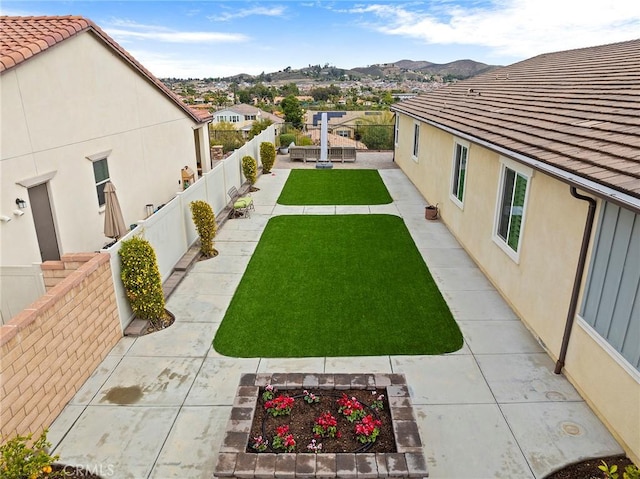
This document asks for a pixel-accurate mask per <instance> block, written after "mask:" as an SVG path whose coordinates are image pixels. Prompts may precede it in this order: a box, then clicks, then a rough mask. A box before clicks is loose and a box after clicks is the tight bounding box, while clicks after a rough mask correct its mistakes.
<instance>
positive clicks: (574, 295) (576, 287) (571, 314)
mask: <svg viewBox="0 0 640 479" xmlns="http://www.w3.org/2000/svg"><path fill="white" fill-rule="evenodd" d="M570 191H571V196H573V197H574V198H577V199H579V200H583V201H588V202H589V211H588V213H587V221H586V224H585V227H584V233H583V234H582V246H581V247H580V256H579V258H578V267H577V269H576V277H575V279H574V280H573V291H572V292H571V301H570V303H569V311H568V312H567V323H566V324H565V327H564V335H563V337H562V346H560V355H559V357H558V362H556V368H555V370H554V373H556V374H560V373H561V372H562V368H563V367H564V360H565V359H566V357H567V348H568V347H569V337H570V336H571V330H572V328H573V320H574V318H575V316H576V309H578V296H579V295H580V285H581V284H582V275H583V274H584V265H585V263H586V261H587V251H588V249H589V241H590V239H591V230H592V229H593V219H594V218H595V215H596V200H594V199H593V198H591V197H589V196H584V195H581V194H580V193H578V192H577V191H576V187H575V186H572V187H571V188H570Z"/></svg>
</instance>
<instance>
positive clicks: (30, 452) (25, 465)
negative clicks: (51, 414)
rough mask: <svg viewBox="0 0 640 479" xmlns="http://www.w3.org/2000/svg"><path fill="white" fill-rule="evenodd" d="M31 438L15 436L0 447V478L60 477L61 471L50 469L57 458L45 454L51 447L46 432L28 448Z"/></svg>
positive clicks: (37, 478)
mask: <svg viewBox="0 0 640 479" xmlns="http://www.w3.org/2000/svg"><path fill="white" fill-rule="evenodd" d="M31 436H32V435H31V434H29V435H28V436H16V437H14V438H13V439H11V440H9V441H7V442H6V444H3V445H2V446H0V477H7V478H9V477H15V478H23V477H25V478H29V479H31V478H33V479H39V478H44V477H47V478H53V477H62V471H60V472H53V471H52V469H51V464H52V463H54V462H55V461H57V460H58V459H59V456H50V455H49V454H47V450H48V448H50V447H51V444H50V443H49V442H47V430H46V429H45V430H44V431H42V434H41V435H40V437H39V438H38V440H37V441H35V442H34V443H33V445H32V446H31V447H29V446H27V442H30V441H31Z"/></svg>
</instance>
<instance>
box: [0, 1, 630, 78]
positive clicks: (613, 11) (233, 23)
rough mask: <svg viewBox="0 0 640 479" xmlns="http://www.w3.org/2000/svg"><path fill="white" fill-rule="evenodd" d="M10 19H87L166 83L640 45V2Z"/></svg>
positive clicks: (193, 6) (110, 8) (8, 5)
mask: <svg viewBox="0 0 640 479" xmlns="http://www.w3.org/2000/svg"><path fill="white" fill-rule="evenodd" d="M0 11H1V12H2V14H3V15H82V16H84V17H87V18H89V19H91V20H93V21H94V22H95V23H96V24H97V25H98V26H99V27H101V28H102V29H103V30H104V31H106V32H107V33H108V34H109V35H110V36H111V37H113V38H114V39H115V40H116V41H118V43H120V44H121V45H122V46H123V47H124V48H125V49H126V50H127V51H129V52H130V53H131V54H132V55H133V56H134V57H136V59H138V60H139V61H140V62H141V63H142V64H143V65H144V66H145V67H146V68H148V69H149V70H150V71H151V72H152V73H154V74H155V75H156V76H158V77H180V78H187V77H192V78H203V77H220V76H229V75H235V74H238V73H249V74H252V75H256V74H259V73H261V72H265V73H269V72H273V71H278V70H282V69H284V68H286V67H288V66H290V67H292V68H301V67H305V66H307V65H317V64H320V65H324V64H325V63H328V64H330V65H334V66H337V67H339V68H352V67H358V66H367V65H370V64H374V63H390V62H394V61H398V60H402V59H409V60H426V61H430V62H434V63H447V62H450V61H454V60H460V59H467V58H468V59H472V60H476V61H480V62H484V63H488V64H496V65H508V64H510V63H514V62H516V61H520V60H524V59H526V58H529V57H532V56H534V55H538V54H540V53H546V52H553V51H559V50H567V49H570V48H581V47H588V46H594V45H601V44H605V43H613V42H618V41H624V40H631V39H634V38H640V1H638V0H597V1H596V0H593V1H586V2H585V1H584V0H493V1H490V0H477V1H476V0H470V1H461V0H427V1H401V0H395V1H376V0H367V1H360V2H353V1H346V0H345V1H324V0H321V1H293V0H263V1H258V2H252V1H246V0H242V1H239V0H238V1H233V0H232V1H218V0H195V1H188V0H181V1H169V0H166V1H104V0H103V1H70V0H67V1H55V0H50V1H11V0H2V3H1V4H0Z"/></svg>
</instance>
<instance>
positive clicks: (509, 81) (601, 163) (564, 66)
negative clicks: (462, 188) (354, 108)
mask: <svg viewBox="0 0 640 479" xmlns="http://www.w3.org/2000/svg"><path fill="white" fill-rule="evenodd" d="M393 109H394V110H396V111H399V112H402V113H405V114H407V115H409V116H412V117H414V118H416V119H418V120H422V121H425V122H427V123H430V124H433V125H435V126H439V127H441V128H444V129H446V130H448V131H450V132H452V133H454V134H457V135H459V136H461V137H463V138H467V139H470V140H472V141H474V142H477V143H481V144H485V146H488V147H489V148H491V149H494V150H497V151H499V152H500V153H502V154H505V155H507V156H511V157H515V158H519V159H524V160H525V161H528V162H530V163H532V164H533V166H535V167H538V168H539V169H545V171H547V172H548V173H550V174H554V172H555V175H554V176H559V177H563V178H565V179H568V180H569V182H571V183H573V184H574V185H576V186H582V187H584V186H588V185H590V184H595V185H597V187H596V189H597V188H599V187H601V186H604V187H605V191H608V189H611V191H608V192H609V194H608V195H607V196H611V197H613V198H615V197H618V198H619V199H620V198H622V201H623V202H624V203H625V204H627V205H629V204H630V205H632V206H634V207H635V208H638V207H640V135H639V134H638V131H640V40H632V41H628V42H623V43H616V44H611V45H604V46H599V47H592V48H582V49H578V50H569V51H562V52H557V53H549V54H544V55H539V56H537V57H534V58H531V59H529V60H525V61H522V62H519V63H515V64H513V65H510V66H507V67H504V68H501V69H498V70H492V71H490V72H487V73H484V74H481V75H478V76H476V77H472V78H470V79H468V80H465V81H461V82H458V83H455V84H453V85H450V86H448V87H446V88H441V89H439V90H435V91H433V92H431V93H428V94H425V95H420V96H418V97H415V98H412V99H410V100H407V101H404V102H402V103H399V104H397V105H395V106H394V107H393ZM531 160H532V161H531ZM536 162H539V163H537V164H536ZM576 177H577V178H576ZM572 178H573V179H574V180H575V181H572ZM585 180H586V181H585Z"/></svg>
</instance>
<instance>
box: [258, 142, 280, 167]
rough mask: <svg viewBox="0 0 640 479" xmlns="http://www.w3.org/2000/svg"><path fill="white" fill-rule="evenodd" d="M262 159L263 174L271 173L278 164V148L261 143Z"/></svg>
mask: <svg viewBox="0 0 640 479" xmlns="http://www.w3.org/2000/svg"><path fill="white" fill-rule="evenodd" d="M260 159H261V160H262V172H263V173H269V172H271V168H273V164H274V163H275V162H276V147H275V146H274V145H273V143H269V142H268V141H263V142H262V143H260Z"/></svg>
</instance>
